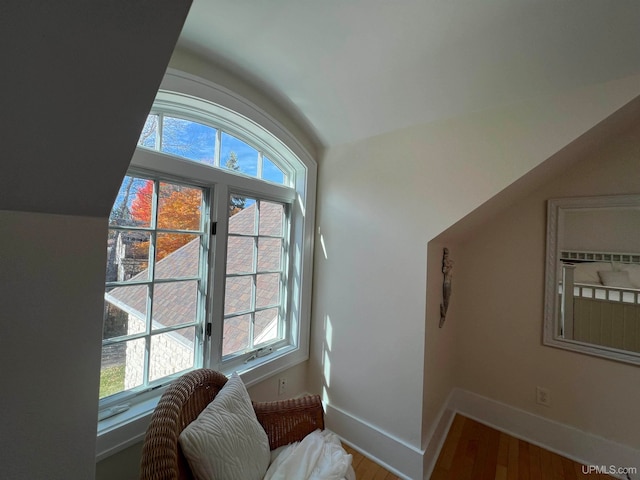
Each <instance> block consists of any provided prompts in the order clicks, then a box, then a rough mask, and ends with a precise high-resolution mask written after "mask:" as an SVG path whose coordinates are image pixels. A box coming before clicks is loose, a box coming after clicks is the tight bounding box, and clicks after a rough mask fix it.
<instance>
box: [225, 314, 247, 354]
mask: <svg viewBox="0 0 640 480" xmlns="http://www.w3.org/2000/svg"><path fill="white" fill-rule="evenodd" d="M250 331H251V315H250V314H247V315H240V316H238V317H231V318H225V320H224V332H223V334H222V335H223V336H222V355H223V356H225V355H229V354H231V353H236V352H242V351H244V350H245V349H247V348H249V332H250Z"/></svg>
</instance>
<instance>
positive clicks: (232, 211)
mask: <svg viewBox="0 0 640 480" xmlns="http://www.w3.org/2000/svg"><path fill="white" fill-rule="evenodd" d="M229 233H231V234H237V235H255V234H256V233H257V232H256V201H255V200H254V199H253V198H245V197H239V196H237V195H232V196H231V198H230V200H229Z"/></svg>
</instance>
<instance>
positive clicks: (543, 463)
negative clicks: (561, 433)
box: [362, 415, 613, 480]
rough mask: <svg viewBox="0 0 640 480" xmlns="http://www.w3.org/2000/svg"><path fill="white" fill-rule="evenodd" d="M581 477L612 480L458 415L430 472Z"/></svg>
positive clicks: (491, 478) (493, 477)
mask: <svg viewBox="0 0 640 480" xmlns="http://www.w3.org/2000/svg"><path fill="white" fill-rule="evenodd" d="M362 478H368V477H362ZM371 478H373V477H371ZM582 478H585V479H589V480H603V479H612V480H613V477H610V476H608V475H602V474H597V473H592V474H589V475H586V474H584V473H582V465H581V464H579V463H576V462H574V461H572V460H569V459H568V458H565V457H562V456H560V455H558V454H556V453H553V452H550V451H548V450H545V449H543V448H540V447H537V446H535V445H532V444H530V443H527V442H525V441H523V440H519V439H517V438H514V437H512V436H510V435H507V434H506V433H503V432H499V431H497V430H494V429H493V428H490V427H487V426H486V425H483V424H481V423H478V422H476V421H474V420H471V419H469V418H466V417H463V416H461V415H456V417H455V418H454V420H453V423H452V424H451V428H450V429H449V433H448V434H447V438H446V440H445V442H444V445H443V446H442V450H441V452H440V456H439V457H438V460H437V462H436V466H435V468H434V470H433V474H432V475H431V480H467V479H468V480H516V479H517V480H578V479H582Z"/></svg>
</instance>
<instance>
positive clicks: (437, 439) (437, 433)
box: [423, 392, 456, 479]
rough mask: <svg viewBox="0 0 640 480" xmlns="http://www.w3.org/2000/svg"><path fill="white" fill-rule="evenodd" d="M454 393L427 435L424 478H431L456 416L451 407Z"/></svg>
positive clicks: (450, 395)
mask: <svg viewBox="0 0 640 480" xmlns="http://www.w3.org/2000/svg"><path fill="white" fill-rule="evenodd" d="M452 395H453V392H451V393H450V394H449V397H448V398H447V401H446V402H445V403H444V405H442V408H441V409H440V413H439V414H438V421H437V422H435V423H434V425H433V427H432V428H431V431H430V432H429V433H428V435H427V446H426V448H425V449H424V469H423V470H424V479H428V478H431V474H432V473H433V469H434V467H435V466H436V461H437V460H438V455H440V450H442V445H443V444H444V441H445V440H446V438H447V434H448V433H449V428H450V427H451V424H452V423H453V418H454V417H455V416H456V412H455V411H453V410H452V409H451V408H450V407H449V404H450V403H451V397H452Z"/></svg>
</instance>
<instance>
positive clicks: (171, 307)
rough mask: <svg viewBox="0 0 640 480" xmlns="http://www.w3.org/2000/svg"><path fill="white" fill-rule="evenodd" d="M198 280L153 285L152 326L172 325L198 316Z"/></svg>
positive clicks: (190, 320) (193, 319) (192, 319)
mask: <svg viewBox="0 0 640 480" xmlns="http://www.w3.org/2000/svg"><path fill="white" fill-rule="evenodd" d="M197 307H198V282H197V281H196V280H193V281H188V282H171V283H157V284H155V285H154V286H153V322H152V328H153V329H154V330H158V329H160V328H166V327H172V326H175V325H180V324H183V323H190V322H194V321H195V320H196V318H197Z"/></svg>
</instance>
